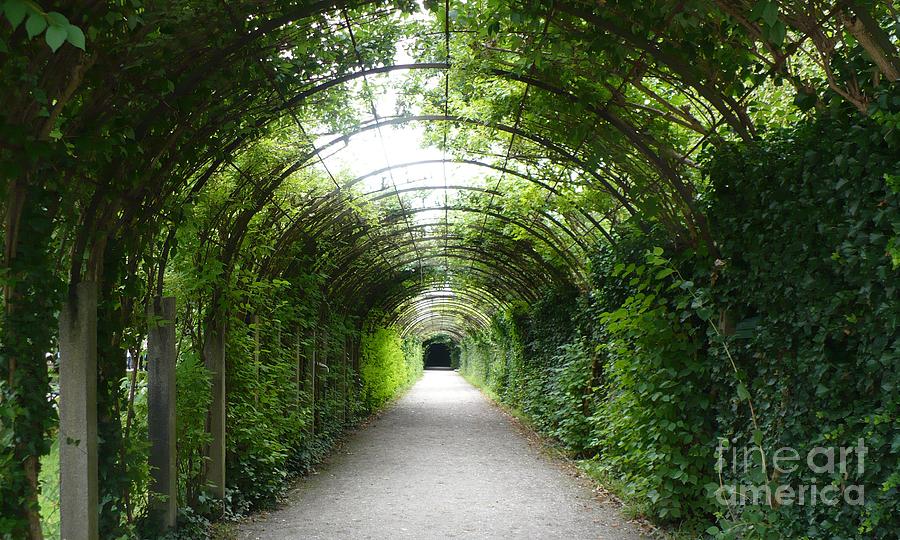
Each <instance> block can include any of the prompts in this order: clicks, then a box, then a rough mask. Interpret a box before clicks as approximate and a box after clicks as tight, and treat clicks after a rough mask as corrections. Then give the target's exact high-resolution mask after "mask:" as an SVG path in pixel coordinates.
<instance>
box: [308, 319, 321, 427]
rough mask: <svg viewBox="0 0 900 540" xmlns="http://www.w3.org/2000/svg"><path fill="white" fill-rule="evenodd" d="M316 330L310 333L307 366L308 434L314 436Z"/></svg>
mask: <svg viewBox="0 0 900 540" xmlns="http://www.w3.org/2000/svg"><path fill="white" fill-rule="evenodd" d="M316 338H317V332H316V329H315V328H313V331H312V344H311V345H310V348H311V350H310V352H309V357H308V358H307V364H308V365H309V432H310V433H311V434H312V435H315V434H316V362H317V361H318V359H317V358H316V356H317V354H316V352H317V351H316V350H317V349H318V345H319V344H318V341H317V340H316Z"/></svg>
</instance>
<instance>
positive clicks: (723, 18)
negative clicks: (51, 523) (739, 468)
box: [0, 0, 900, 539]
mask: <svg viewBox="0 0 900 540" xmlns="http://www.w3.org/2000/svg"><path fill="white" fill-rule="evenodd" d="M897 17H898V15H897V11H896V8H895V6H894V4H893V3H891V2H879V1H874V0H855V1H852V2H840V3H836V4H833V3H830V2H812V1H810V2H791V1H786V0H752V1H751V0H742V1H720V0H691V1H689V2H685V1H684V0H654V1H652V2H647V1H646V0H621V1H617V2H605V1H599V2H596V1H588V0H554V1H552V2H549V1H537V2H524V1H522V0H472V1H466V2H458V1H455V2H434V1H427V2H424V3H422V4H421V5H420V4H419V3H416V2H410V1H408V0H389V1H379V2H361V1H360V2H344V1H340V2H339V1H329V0H325V1H322V2H319V1H316V2H310V1H299V2H298V1H296V0H233V1H229V2H224V3H223V2H218V1H210V0H159V1H156V2H143V1H141V0H131V1H128V2H120V1H107V2H103V1H91V2H84V1H79V0H69V1H61V0H0V196H2V198H3V202H4V204H3V209H2V211H0V215H2V216H3V219H2V220H0V228H2V232H3V237H4V246H3V248H4V249H3V253H2V260H0V287H2V289H3V295H2V308H3V310H2V314H0V536H3V537H10V538H15V539H18V538H32V539H36V538H41V536H42V533H41V521H42V517H43V518H44V522H45V525H46V524H47V521H48V520H47V519H46V518H47V516H48V514H50V513H52V512H53V511H55V510H56V509H52V508H44V507H42V508H41V509H40V511H39V509H38V501H39V500H43V502H42V503H41V504H42V505H43V504H44V502H46V501H47V498H48V497H47V496H48V495H49V494H51V493H52V486H46V487H45V488H42V486H41V485H40V484H39V481H43V480H42V479H45V478H46V475H44V474H42V472H41V469H42V465H41V464H42V460H43V461H46V460H47V459H48V458H47V457H46V456H47V455H48V453H49V452H50V450H51V448H52V447H53V445H52V444H51V441H52V440H53V439H54V438H55V437H57V436H58V422H57V407H56V400H55V398H56V396H55V395H54V393H53V392H54V390H55V388H57V386H55V385H56V380H55V379H56V371H57V366H56V362H55V361H49V362H48V358H47V354H48V353H50V355H51V356H54V353H55V352H57V350H58V349H59V343H58V342H57V340H58V337H59V336H58V332H57V324H56V323H57V321H58V319H59V314H60V312H61V310H63V309H66V308H67V302H68V300H70V299H72V298H74V293H75V291H76V290H77V289H78V288H79V287H82V286H84V287H86V288H88V289H91V290H93V289H96V292H97V296H98V307H97V313H96V317H95V318H96V321H97V336H96V337H97V347H96V351H86V352H88V353H89V354H90V353H93V352H96V356H97V373H96V381H97V406H96V409H97V410H96V412H97V418H98V425H97V429H98V444H99V449H100V451H99V467H98V468H99V470H98V477H99V486H100V494H99V495H100V508H98V514H99V524H100V531H99V534H100V536H101V537H103V538H129V537H135V536H150V535H151V534H153V533H154V531H156V529H157V526H156V525H157V524H155V523H152V522H151V521H152V516H151V515H150V512H149V508H150V505H149V504H148V503H149V502H151V499H150V497H151V495H150V494H149V493H148V488H147V486H148V482H149V480H150V473H151V471H149V469H148V464H147V452H148V446H147V443H146V434H147V429H148V426H147V418H146V416H147V415H146V402H145V400H146V399H147V391H146V388H147V385H146V381H145V376H144V368H145V367H146V366H143V367H138V369H134V370H131V371H129V370H127V369H126V363H125V358H126V355H128V356H130V357H131V358H134V359H136V358H143V357H144V356H145V355H146V351H145V348H146V345H145V338H146V336H147V329H148V326H149V324H150V322H151V321H149V320H148V317H147V315H146V313H147V307H148V306H150V305H151V304H152V303H153V302H154V300H155V299H156V298H158V297H161V296H164V295H172V296H175V297H176V299H177V305H178V311H177V316H176V320H175V321H174V325H175V329H176V334H177V357H178V368H177V370H178V377H179V380H180V381H182V383H183V384H181V383H180V384H179V386H178V389H177V414H178V423H177V426H178V428H177V431H178V441H177V443H178V450H179V462H178V470H179V477H178V484H179V494H178V499H179V500H178V502H179V507H180V509H181V512H182V516H181V517H182V522H183V523H182V525H181V530H180V532H178V533H173V534H181V535H182V536H183V537H188V538H194V537H202V536H203V535H204V534H205V530H206V528H207V525H208V520H209V519H210V518H218V517H222V516H224V517H232V516H234V515H235V514H240V513H243V512H246V511H248V510H249V509H252V508H254V507H256V506H260V505H268V504H271V503H272V502H273V501H274V500H276V498H277V494H278V492H279V491H280V490H281V489H282V486H283V484H284V480H285V479H286V478H288V477H290V476H292V475H294V474H299V473H302V472H304V471H306V470H308V469H309V467H310V466H311V464H312V463H315V462H316V461H317V460H319V459H320V458H321V457H322V456H323V455H324V454H325V452H326V451H327V449H328V448H330V447H331V445H332V444H333V442H334V440H335V438H336V437H337V436H338V435H339V434H340V433H341V432H342V430H343V429H344V428H345V427H346V426H349V425H352V423H353V421H354V420H355V419H356V418H358V417H360V415H362V414H365V413H367V412H369V411H371V410H373V409H375V408H377V407H379V406H381V405H383V404H384V403H386V402H388V401H389V400H390V398H391V397H392V396H393V395H394V394H395V393H396V392H398V391H400V390H402V389H403V388H405V387H406V386H407V385H408V384H409V383H410V382H411V381H412V380H414V378H415V377H416V376H417V373H418V370H419V369H421V365H420V363H421V362H420V358H418V357H419V356H421V349H420V345H419V343H421V342H427V341H428V340H432V339H440V340H444V341H454V342H457V343H459V344H460V347H459V348H458V349H457V348H456V347H454V350H458V351H460V352H461V356H460V357H459V358H458V362H459V364H460V365H461V367H462V369H463V371H464V372H466V373H467V374H468V376H470V378H472V379H473V380H475V381H477V382H478V383H479V384H484V385H486V386H489V387H490V388H492V389H494V391H495V392H496V393H497V394H498V395H499V396H500V397H501V399H503V400H505V401H506V402H508V403H510V404H512V405H514V406H516V407H518V408H520V409H522V410H523V411H524V412H525V414H527V415H528V416H529V417H530V418H532V419H533V421H534V423H535V424H536V426H537V427H538V428H539V429H540V430H541V431H542V432H544V433H547V434H549V435H551V436H553V437H556V438H558V439H559V440H560V441H561V442H562V443H563V444H564V446H565V447H567V448H568V449H570V450H571V451H572V452H574V453H575V454H578V455H580V456H582V457H593V456H599V459H598V460H596V462H593V463H594V464H595V465H596V468H597V469H598V470H601V471H602V472H603V474H606V475H609V476H610V477H615V478H617V479H619V480H620V481H621V482H622V483H623V485H624V486H626V488H625V489H626V490H627V491H630V492H631V493H633V494H634V496H635V497H638V498H641V499H643V500H646V501H648V503H647V506H648V511H649V512H650V513H652V514H653V515H655V516H657V517H659V518H661V519H664V520H680V519H692V518H698V519H701V520H702V519H706V518H708V517H710V516H711V515H713V514H715V513H720V514H721V516H720V518H721V519H719V525H721V529H722V530H725V531H726V532H723V531H722V530H719V531H718V532H717V534H722V535H740V534H745V535H748V536H752V535H754V534H755V535H757V536H765V535H767V534H774V533H771V531H773V530H783V531H789V532H790V533H791V534H796V535H808V536H821V535H833V536H838V537H840V536H853V535H854V534H868V535H883V532H882V531H890V530H891V528H892V526H893V525H895V523H894V522H892V520H896V517H894V516H896V515H897V513H898V512H897V511H896V510H897V509H896V503H895V502H893V501H894V500H896V498H897V497H896V486H895V484H896V483H897V476H896V475H897V473H896V464H895V461H896V459H895V458H896V451H897V447H898V443H897V437H896V432H897V424H896V422H897V417H896V409H897V402H896V397H893V396H895V395H896V393H897V386H896V382H897V381H896V380H895V377H892V376H891V374H895V373H896V372H897V371H900V370H898V369H897V358H896V354H897V345H896V330H897V329H896V321H897V314H896V301H895V299H894V298H895V297H896V296H897V294H896V290H895V289H894V283H895V282H896V277H897V276H896V272H897V266H898V265H900V240H898V234H900V233H898V229H897V214H896V206H897V204H896V202H897V201H896V188H897V183H898V180H897V178H898V171H897V170H896V157H895V156H896V155H897V153H898V152H897V143H896V136H897V135H896V134H897V131H898V117H900V115H898V112H897V109H898V106H900V104H898V97H897V95H896V84H897V81H898V80H900V55H898V54H897V42H898V40H897V29H898V24H897ZM811 117H817V118H818V120H817V121H815V122H813V123H809V119H810V118H811ZM783 126H784V127H785V129H781V128H782V127H783ZM395 129H397V130H403V129H406V130H407V131H406V133H405V134H403V136H401V137H399V138H398V139H397V140H398V141H400V142H401V143H402V142H403V141H404V140H412V139H416V140H419V142H420V143H421V144H423V145H427V146H431V147H432V148H431V149H430V150H431V151H432V152H431V153H429V154H428V159H426V160H425V161H423V162H419V163H418V165H423V164H427V165H431V166H437V167H438V168H439V169H440V172H436V171H435V169H434V168H430V169H427V168H426V169H424V170H425V171H426V174H425V175H424V176H425V178H421V179H419V177H418V175H417V174H413V173H412V167H415V166H418V165H417V163H416V162H415V160H416V159H417V157H418V156H407V155H396V154H400V153H403V150H402V148H401V150H400V152H396V150H397V148H394V145H393V144H392V142H391V139H390V137H391V135H393V134H395V131H394V130H395ZM369 135H371V136H377V138H378V143H376V144H372V140H371V139H368V140H367V139H366V137H367V136H369ZM407 135H411V137H407ZM354 139H356V142H359V141H360V139H362V142H361V144H362V145H363V146H365V147H366V150H368V149H370V148H371V147H373V146H374V147H379V148H380V149H382V150H383V154H384V155H382V156H378V157H377V158H373V157H372V156H371V154H370V153H368V152H359V153H357V148H358V146H357V147H354V145H353V143H354ZM402 146H403V144H398V145H397V147H402ZM348 148H349V150H348ZM704 152H705V154H704ZM423 155H424V154H423ZM436 155H440V156H441V158H440V159H435V158H434V156H436ZM704 155H705V157H704ZM336 156H343V161H339V162H338V163H335V161H334V160H333V159H332V158H334V157H336ZM361 156H362V157H361ZM407 159H410V160H413V162H411V163H401V161H405V160H407ZM425 162H427V163H425ZM385 163H387V164H389V166H388V167H387V168H383V167H382V165H383V164H385ZM448 169H450V170H449V171H448ZM473 170H474V171H476V172H475V173H473V172H472V171H473ZM401 171H405V172H403V173H401ZM407 173H408V174H407ZM397 179H405V180H406V182H404V183H398V182H397ZM438 193H440V194H442V195H443V197H440V196H437V194H438ZM657 246H659V250H661V251H659V250H656V249H655V248H657ZM648 253H649V254H650V255H649V257H648V256H647V254H648ZM676 269H677V271H676ZM88 315H89V316H90V317H91V318H92V319H93V318H94V314H88ZM401 336H402V340H401ZM219 338H223V340H222V341H223V342H224V344H225V355H224V357H225V367H224V368H221V369H219V368H218V367H217V366H218V365H219V364H220V362H221V358H220V357H219V356H218V350H219V349H218V344H219V343H220V340H219ZM414 358H415V361H413V359H414ZM61 361H63V362H64V361H65V359H62V360H61ZM453 362H454V363H456V362H457V360H453ZM217 369H218V372H217V373H216V372H215V371H216V370H217ZM222 375H224V377H220V376H222ZM223 378H224V381H225V384H224V386H225V390H224V391H223V392H219V390H220V386H219V385H218V384H217V383H218V382H219V381H221V380H222V379H223ZM851 391H852V393H853V395H852V396H847V395H846V394H848V393H850V392H851ZM214 394H216V395H220V396H222V395H224V396H226V397H225V398H223V399H222V400H221V401H219V402H216V403H214V398H213V395H214ZM222 403H224V405H225V407H224V408H225V410H226V417H227V420H228V421H227V429H226V435H225V437H224V439H225V443H224V444H223V446H224V447H225V450H226V452H225V457H226V458H225V462H226V465H227V471H226V472H227V474H226V480H225V482H224V484H226V485H221V486H215V489H216V490H217V489H218V488H222V489H223V490H225V496H224V499H225V500H221V498H220V497H218V496H215V497H214V496H212V495H211V491H213V490H211V489H210V488H211V486H210V485H209V484H208V481H211V477H213V476H218V475H217V474H210V468H211V465H210V462H211V461H212V454H213V452H212V451H211V450H212V448H211V447H212V440H213V439H212V431H213V424H212V422H211V417H212V416H214V414H213V413H212V410H213V409H216V407H217V406H218V405H222ZM751 404H755V407H754V408H753V409H752V410H751ZM217 425H218V424H217ZM858 436H864V437H865V438H866V440H867V441H869V442H870V443H871V444H872V454H873V456H872V458H871V459H870V465H871V467H870V468H869V469H867V470H866V473H865V475H866V476H865V478H864V480H865V482H867V484H866V485H867V486H872V487H871V488H870V490H869V493H870V495H871V498H870V499H868V503H867V505H866V506H865V507H864V508H858V507H853V508H845V507H842V508H841V509H840V510H839V511H838V510H836V511H834V512H831V511H830V510H829V509H827V508H821V507H816V508H813V509H806V508H804V509H796V508H794V509H788V508H762V509H760V508H749V507H748V508H743V509H739V508H727V509H721V508H718V507H717V506H715V505H713V504H711V503H710V501H709V500H708V499H707V498H706V493H705V491H706V490H707V488H709V486H710V485H711V484H715V483H717V481H718V479H717V478H716V477H714V476H713V475H712V474H711V472H710V465H709V463H710V461H709V454H708V451H709V452H711V451H713V450H714V449H711V447H710V445H711V444H712V443H713V442H715V441H719V440H727V441H729V444H732V445H746V444H749V443H748V441H750V440H752V443H753V445H755V446H758V447H763V448H765V449H771V448H773V447H774V446H775V445H777V444H792V445H796V446H803V445H811V444H817V443H820V442H829V443H830V442H834V443H835V444H837V443H844V442H847V441H852V439H853V438H854V437H858ZM63 442H65V441H63ZM58 446H60V447H61V448H60V451H61V452H65V451H67V450H71V449H70V448H69V447H66V446H62V445H58ZM876 451H877V453H878V455H877V456H875V455H874V454H875V453H876ZM217 455H218V454H217ZM892 460H893V461H892ZM45 465H46V467H45V468H46V469H47V470H52V468H53V466H54V464H49V463H48V464H45ZM756 469H758V470H756ZM756 469H754V470H755V471H756V472H754V474H756V475H757V476H761V477H762V478H763V479H764V480H770V479H771V478H770V471H768V470H767V469H766V468H765V467H764V466H763V463H759V466H758V467H756ZM757 473H758V474H757ZM63 474H66V471H63ZM792 480H793V479H792ZM836 481H838V480H837V479H836ZM226 488H227V489H226ZM42 489H43V494H41V493H39V492H40V491H41V490H42ZM219 494H221V493H219ZM51 506H52V504H51ZM42 514H43V516H42ZM765 527H768V529H765V530H763V529H764V528H765ZM817 527H819V528H817ZM894 528H896V527H894ZM766 531H769V532H766ZM710 534H712V533H710Z"/></svg>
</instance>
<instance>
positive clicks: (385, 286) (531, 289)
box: [335, 253, 540, 307]
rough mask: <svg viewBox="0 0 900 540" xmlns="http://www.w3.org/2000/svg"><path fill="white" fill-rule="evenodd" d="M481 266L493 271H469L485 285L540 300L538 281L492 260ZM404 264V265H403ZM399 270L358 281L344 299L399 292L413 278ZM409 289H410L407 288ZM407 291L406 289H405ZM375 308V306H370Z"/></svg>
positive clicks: (454, 254) (453, 255) (389, 270)
mask: <svg viewBox="0 0 900 540" xmlns="http://www.w3.org/2000/svg"><path fill="white" fill-rule="evenodd" d="M439 258H440V256H439V255H430V256H428V257H426V258H425V260H433V259H439ZM449 258H453V259H459V260H464V261H469V260H470V259H468V258H465V257H462V256H460V255H458V254H456V253H452V254H450V255H449ZM405 262H406V261H404V263H405ZM479 262H480V263H481V264H483V265H485V266H486V267H487V268H488V269H490V270H492V271H493V272H491V271H488V270H486V269H482V268H479V267H473V268H471V269H470V270H469V271H470V272H474V273H477V274H478V275H480V276H483V277H485V278H486V279H485V283H490V282H492V281H493V282H496V283H499V284H500V285H501V286H502V290H505V291H511V292H515V293H516V295H517V296H518V297H519V298H520V299H521V300H523V301H526V302H531V301H536V300H537V299H538V298H540V295H539V294H537V293H536V292H535V287H536V285H537V284H538V283H537V282H536V281H534V280H532V281H526V280H523V279H522V278H521V277H520V276H519V275H516V274H510V273H506V272H505V271H504V270H505V269H504V267H503V266H500V265H499V263H497V262H496V261H492V260H485V261H479ZM401 264H403V263H401ZM397 269H399V266H398V267H396V268H395V269H388V271H387V272H385V273H384V274H383V277H382V278H381V279H378V280H369V281H357V282H356V284H355V285H354V286H352V288H351V289H350V290H349V291H348V293H349V294H345V295H343V296H340V297H343V298H354V297H359V296H360V295H361V289H362V288H363V287H371V288H378V289H379V290H381V291H390V290H397V288H398V287H401V288H402V287H403V282H404V281H406V280H407V279H409V278H410V277H411V276H409V275H398V274H397V273H396V270H397ZM345 287H346V284H343V285H341V287H340V288H339V289H338V290H337V291H335V292H336V293H341V292H342V291H343V289H344V288H345ZM407 288H408V287H407ZM403 290H405V289H403ZM391 294H401V292H397V293H391ZM368 307H374V306H368Z"/></svg>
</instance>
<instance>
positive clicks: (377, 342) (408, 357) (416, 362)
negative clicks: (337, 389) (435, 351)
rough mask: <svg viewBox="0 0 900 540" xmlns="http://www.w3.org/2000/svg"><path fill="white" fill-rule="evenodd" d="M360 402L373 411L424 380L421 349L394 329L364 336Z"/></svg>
mask: <svg viewBox="0 0 900 540" xmlns="http://www.w3.org/2000/svg"><path fill="white" fill-rule="evenodd" d="M360 354H361V358H360V366H359V376H360V379H361V380H362V390H361V392H360V394H361V395H360V399H361V400H362V403H363V404H364V405H365V407H366V408H367V409H368V410H370V411H374V410H377V409H378V408H380V407H382V406H383V405H384V404H385V403H387V402H388V401H389V400H390V399H391V398H393V397H394V396H396V395H397V394H398V393H399V392H401V391H402V390H405V389H406V388H409V386H410V385H412V383H414V382H416V381H417V380H418V379H419V377H421V376H422V368H423V364H422V345H421V343H419V342H417V341H413V340H404V339H403V338H402V337H401V336H400V334H399V332H397V330H396V329H394V328H375V329H374V330H371V331H369V332H366V333H365V334H363V336H362V343H361V345H360Z"/></svg>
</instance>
